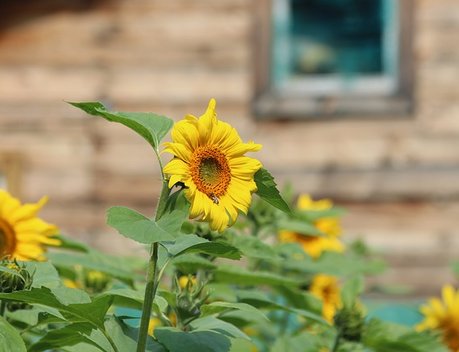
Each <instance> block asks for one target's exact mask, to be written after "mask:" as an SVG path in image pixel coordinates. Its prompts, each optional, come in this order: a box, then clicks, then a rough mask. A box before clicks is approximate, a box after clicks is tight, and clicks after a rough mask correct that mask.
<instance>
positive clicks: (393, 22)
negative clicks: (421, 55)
mask: <svg viewBox="0 0 459 352" xmlns="http://www.w3.org/2000/svg"><path fill="white" fill-rule="evenodd" d="M257 4H258V5H257V6H258V9H257V11H258V12H257V13H258V17H257V22H256V23H257V24H258V26H257V28H256V31H255V33H256V40H258V41H259V43H258V44H257V45H256V47H257V49H256V51H257V53H256V57H257V59H256V61H257V66H258V67H256V70H255V72H256V79H255V81H256V84H255V99H254V104H253V107H254V113H255V115H256V116H257V117H259V118H275V119H283V118H324V116H328V117H342V116H346V115H348V116H349V115H351V116H362V115H365V116H368V117H371V118H373V117H375V116H382V115H384V116H400V115H404V116H410V114H411V113H412V111H413V99H412V91H413V79H412V77H413V73H412V67H413V62H412V61H413V57H412V50H411V45H412V12H413V1H412V0H385V1H384V8H383V11H384V16H383V18H384V27H383V39H382V44H383V58H382V60H383V73H382V74H375V75H361V76H358V77H355V78H352V79H348V78H346V77H342V76H339V75H336V74H335V75H333V74H330V75H302V76H301V77H293V76H289V69H288V62H289V60H290V59H289V57H288V56H287V55H285V53H288V52H290V50H289V46H290V45H292V44H291V43H290V41H289V21H290V13H289V0H257ZM266 17H268V18H266ZM262 31H264V32H262ZM266 32H267V33H266ZM262 55H263V56H264V58H262V57H261V56H262Z"/></svg>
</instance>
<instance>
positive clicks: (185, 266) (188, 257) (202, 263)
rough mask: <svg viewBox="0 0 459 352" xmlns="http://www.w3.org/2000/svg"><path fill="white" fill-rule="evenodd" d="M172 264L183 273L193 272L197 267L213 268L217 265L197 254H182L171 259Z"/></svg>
mask: <svg viewBox="0 0 459 352" xmlns="http://www.w3.org/2000/svg"><path fill="white" fill-rule="evenodd" d="M172 264H173V265H174V266H175V267H176V268H178V269H179V270H180V271H181V272H183V273H184V274H195V273H196V271H197V270H198V269H204V270H214V269H216V268H217V265H215V264H214V263H212V262H211V261H210V260H208V259H206V258H204V257H202V256H199V255H197V254H193V253H191V254H184V255H181V256H179V257H177V258H174V259H173V260H172Z"/></svg>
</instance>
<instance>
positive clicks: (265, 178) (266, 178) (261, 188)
mask: <svg viewBox="0 0 459 352" xmlns="http://www.w3.org/2000/svg"><path fill="white" fill-rule="evenodd" d="M254 180H255V183H256V184H257V188H258V190H257V194H258V195H259V196H260V197H261V198H262V199H264V200H265V201H266V202H268V203H269V204H271V205H272V206H274V207H276V208H277V209H280V210H282V211H283V212H286V213H290V212H291V211H290V208H289V206H288V204H287V203H286V202H285V200H284V199H283V198H282V196H281V195H280V193H279V190H278V189H277V184H276V182H274V178H273V177H272V176H271V174H270V173H269V171H268V170H266V169H260V170H258V171H257V172H256V173H255V177H254Z"/></svg>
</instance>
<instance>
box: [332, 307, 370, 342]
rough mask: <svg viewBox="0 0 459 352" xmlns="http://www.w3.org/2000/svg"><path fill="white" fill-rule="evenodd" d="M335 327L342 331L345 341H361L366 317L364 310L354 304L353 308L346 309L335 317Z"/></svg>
mask: <svg viewBox="0 0 459 352" xmlns="http://www.w3.org/2000/svg"><path fill="white" fill-rule="evenodd" d="M334 320H335V326H336V327H337V329H338V330H339V331H341V336H342V337H343V339H346V340H348V341H360V338H361V336H362V330H363V323H364V317H363V313H362V310H361V309H360V308H359V307H358V306H357V305H355V304H354V306H352V307H351V308H347V307H344V308H342V309H341V310H339V311H338V312H337V313H336V315H335V318H334Z"/></svg>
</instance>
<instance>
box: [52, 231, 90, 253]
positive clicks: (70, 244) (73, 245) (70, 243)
mask: <svg viewBox="0 0 459 352" xmlns="http://www.w3.org/2000/svg"><path fill="white" fill-rule="evenodd" d="M56 239H58V240H59V241H61V244H60V245H59V249H70V250H74V251H78V252H89V251H90V249H91V248H90V247H89V246H88V245H86V244H84V243H82V242H79V241H75V240H74V239H73V238H70V237H67V236H64V235H62V234H60V235H58V236H56Z"/></svg>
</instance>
